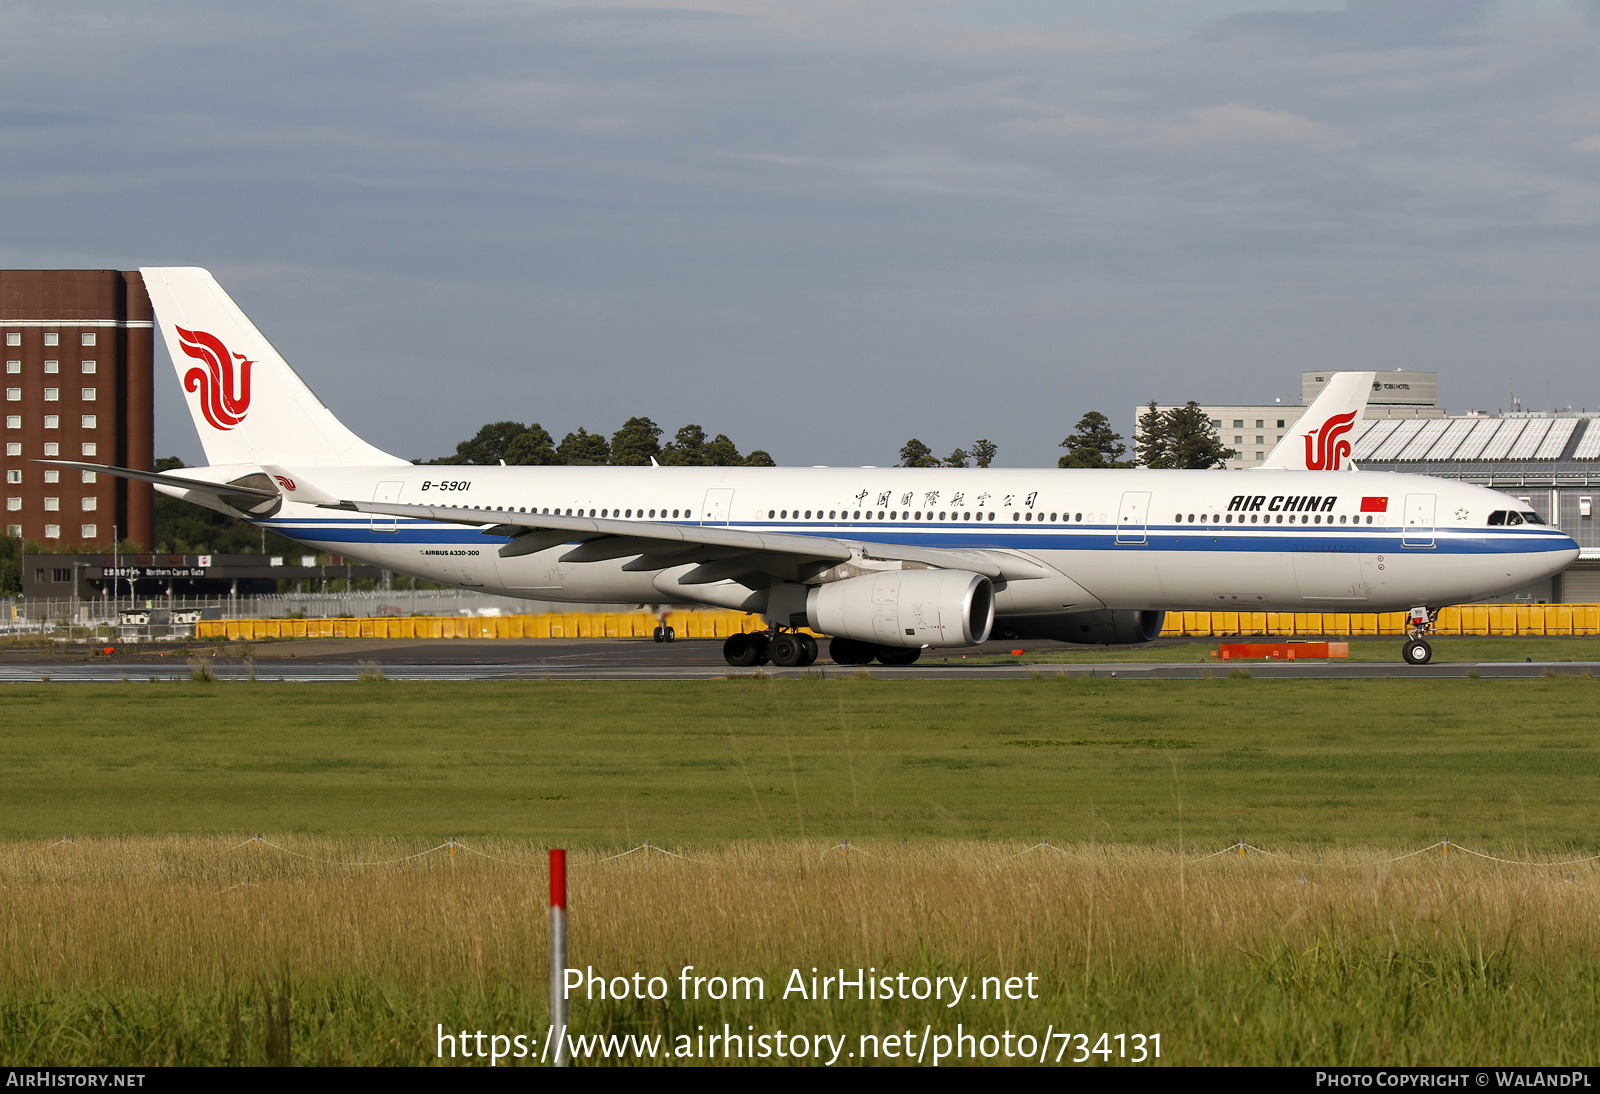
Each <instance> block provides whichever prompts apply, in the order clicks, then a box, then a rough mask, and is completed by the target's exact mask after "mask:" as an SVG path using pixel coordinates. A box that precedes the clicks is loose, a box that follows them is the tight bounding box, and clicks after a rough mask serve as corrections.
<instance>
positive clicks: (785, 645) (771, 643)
mask: <svg viewBox="0 0 1600 1094" xmlns="http://www.w3.org/2000/svg"><path fill="white" fill-rule="evenodd" d="M828 656H829V657H831V658H833V662H834V664H836V665H870V664H872V662H874V661H877V662H879V663H880V664H884V665H914V664H916V662H917V658H919V657H921V656H922V651H921V650H920V649H903V648H902V647H899V646H879V645H877V644H875V643H872V642H857V641H856V640H855V639H853V638H835V639H832V640H831V641H829V643H828ZM722 659H723V660H724V661H726V662H728V664H730V665H733V666H734V667H736V668H750V667H751V666H753V665H766V664H773V665H777V666H778V667H779V668H786V669H790V668H805V667H806V666H807V665H809V664H811V663H812V662H814V661H816V659H817V640H816V639H815V638H812V637H811V636H810V635H809V634H801V633H800V632H799V631H781V630H773V631H771V632H763V633H757V634H733V635H729V636H728V640H727V641H726V642H724V643H723V644H722Z"/></svg>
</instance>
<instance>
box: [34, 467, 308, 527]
mask: <svg viewBox="0 0 1600 1094" xmlns="http://www.w3.org/2000/svg"><path fill="white" fill-rule="evenodd" d="M33 462H34V463H47V464H52V465H54V466H56V467H70V468H72V469H73V470H76V471H93V472H94V473H95V474H97V475H112V476H115V477H116V478H119V479H136V480H137V481H139V482H148V483H150V484H152V485H154V486H166V487H170V488H171V489H173V490H182V491H184V494H183V496H184V497H185V498H187V499H188V500H190V501H196V502H200V503H201V504H207V503H216V502H220V503H221V504H222V505H223V506H226V508H227V509H229V510H232V511H234V512H237V513H240V514H243V515H244V516H247V517H252V518H257V519H260V518H265V517H270V516H272V515H273V514H274V513H276V512H277V511H278V510H279V509H280V508H282V507H283V495H281V494H280V493H279V492H278V491H277V490H276V489H275V488H274V487H273V484H272V480H271V479H269V478H268V477H267V476H266V475H262V474H253V475H245V476H244V477H242V478H238V479H234V480H233V481H231V482H224V483H217V482H206V481H205V480H204V479H191V478H189V477H188V476H186V475H174V474H172V473H170V472H166V471H134V470H132V469H131V468H127V467H112V466H111V465H109V464H103V463H81V462H79V461H77V460H34V461H33ZM196 495H198V496H196ZM211 507H212V508H216V507H217V506H216V505H215V504H212V505H211Z"/></svg>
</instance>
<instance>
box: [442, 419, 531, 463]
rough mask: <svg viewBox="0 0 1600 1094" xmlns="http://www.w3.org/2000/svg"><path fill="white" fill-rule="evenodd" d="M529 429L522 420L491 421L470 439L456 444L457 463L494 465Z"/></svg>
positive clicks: (503, 457)
mask: <svg viewBox="0 0 1600 1094" xmlns="http://www.w3.org/2000/svg"><path fill="white" fill-rule="evenodd" d="M527 431H528V427H527V426H525V425H523V424H522V423H521V422H490V423H489V424H488V425H486V426H484V427H483V428H482V429H480V430H478V432H477V434H476V435H475V436H474V437H473V438H472V440H470V441H462V442H461V443H460V444H458V445H456V456H457V457H458V459H457V460H455V461H453V462H457V463H477V464H488V465H490V466H493V465H494V464H497V463H499V462H500V461H501V460H503V459H505V457H506V448H507V447H508V446H509V445H510V444H511V442H512V441H513V440H515V439H516V438H517V437H519V436H521V435H522V434H524V433H526V432H527Z"/></svg>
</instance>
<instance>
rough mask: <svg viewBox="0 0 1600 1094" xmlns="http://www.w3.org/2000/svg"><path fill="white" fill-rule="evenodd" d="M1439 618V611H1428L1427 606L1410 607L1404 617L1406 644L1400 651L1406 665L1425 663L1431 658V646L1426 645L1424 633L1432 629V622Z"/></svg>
mask: <svg viewBox="0 0 1600 1094" xmlns="http://www.w3.org/2000/svg"><path fill="white" fill-rule="evenodd" d="M1438 618H1439V613H1438V612H1436V611H1429V610H1428V609H1427V608H1412V609H1411V612H1410V614H1409V615H1408V616H1407V617H1406V644H1405V649H1404V650H1402V651H1401V652H1402V653H1403V655H1404V656H1405V659H1406V664H1408V665H1426V664H1427V663H1428V662H1429V661H1431V660H1433V647H1432V646H1430V645H1428V642H1427V638H1426V635H1427V633H1428V632H1429V631H1431V630H1432V629H1433V624H1434V622H1435V621H1436V620H1437V619H1438Z"/></svg>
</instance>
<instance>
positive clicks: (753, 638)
mask: <svg viewBox="0 0 1600 1094" xmlns="http://www.w3.org/2000/svg"><path fill="white" fill-rule="evenodd" d="M722 659H723V660H724V661H726V662H728V664H730V665H733V666H735V667H737V668H749V667H750V666H751V665H765V664H769V663H770V664H774V665H777V666H778V667H779V668H786V669H796V668H805V667H806V666H807V665H809V664H811V663H812V662H813V661H815V660H816V659H817V640H816V639H815V638H812V637H811V636H810V635H809V634H800V633H799V632H797V631H778V630H775V631H773V632H772V633H770V634H759V633H758V634H731V635H729V636H728V640H727V641H726V642H724V643H723V644H722Z"/></svg>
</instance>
